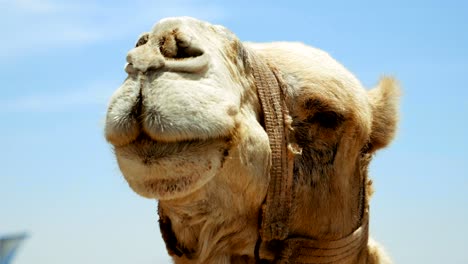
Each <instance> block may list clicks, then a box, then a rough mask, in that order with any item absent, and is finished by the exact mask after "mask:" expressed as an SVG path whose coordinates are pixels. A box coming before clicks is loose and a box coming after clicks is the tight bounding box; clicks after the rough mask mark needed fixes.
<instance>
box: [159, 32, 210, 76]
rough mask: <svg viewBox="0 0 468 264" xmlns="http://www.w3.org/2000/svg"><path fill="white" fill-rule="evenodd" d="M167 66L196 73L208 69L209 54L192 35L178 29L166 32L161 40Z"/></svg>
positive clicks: (175, 70) (171, 69)
mask: <svg viewBox="0 0 468 264" xmlns="http://www.w3.org/2000/svg"><path fill="white" fill-rule="evenodd" d="M159 50H160V52H161V54H162V55H163V56H164V59H165V68H166V69H167V70H169V71H174V72H186V73H195V72H201V71H204V70H206V68H207V66H208V56H207V54H206V53H205V52H204V50H203V49H202V48H201V47H200V46H199V45H198V43H197V42H196V41H194V39H193V38H192V36H190V35H187V34H185V33H183V32H182V31H179V30H178V29H175V30H172V31H171V32H166V33H165V34H164V35H163V36H162V37H161V39H160V41H159Z"/></svg>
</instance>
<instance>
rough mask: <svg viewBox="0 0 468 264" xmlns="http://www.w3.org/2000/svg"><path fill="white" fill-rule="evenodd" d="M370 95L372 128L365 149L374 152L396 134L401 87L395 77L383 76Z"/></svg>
mask: <svg viewBox="0 0 468 264" xmlns="http://www.w3.org/2000/svg"><path fill="white" fill-rule="evenodd" d="M368 95H369V101H370V104H371V107H372V130H371V134H370V139H369V142H368V144H367V146H366V148H365V151H366V152H368V153H372V152H374V151H376V150H378V149H381V148H383V147H386V146H387V145H388V144H389V143H390V142H391V141H392V139H393V137H394V136H395V132H396V129H397V123H398V105H399V104H398V103H399V98H400V87H399V85H398V82H397V81H396V80H395V79H393V78H390V77H383V78H382V79H381V80H380V82H379V85H378V86H377V87H376V88H374V89H372V90H370V91H369V92H368Z"/></svg>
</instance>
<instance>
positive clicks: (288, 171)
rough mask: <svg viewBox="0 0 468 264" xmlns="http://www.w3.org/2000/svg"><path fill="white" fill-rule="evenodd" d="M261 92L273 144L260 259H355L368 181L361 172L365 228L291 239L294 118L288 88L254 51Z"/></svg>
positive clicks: (307, 263) (363, 233)
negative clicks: (274, 247)
mask: <svg viewBox="0 0 468 264" xmlns="http://www.w3.org/2000/svg"><path fill="white" fill-rule="evenodd" d="M249 58H250V61H251V66H252V69H253V76H254V78H255V84H256V87H257V93H258V96H259V98H260V103H261V106H262V110H263V115H264V123H265V130H266V132H267V134H268V138H269V140H270V148H271V169H270V183H269V187H268V191H267V195H266V198H265V201H264V204H263V205H262V212H261V226H260V240H259V243H257V247H256V252H255V254H256V257H257V259H270V260H271V257H272V253H273V255H275V257H274V259H275V262H274V263H285V264H286V263H298V264H300V263H303V264H314V263H322V264H323V263H336V262H337V261H345V260H347V259H350V258H352V257H355V256H356V253H358V252H359V251H360V250H361V249H362V248H363V247H364V246H366V245H367V240H368V232H369V225H368V223H369V220H368V204H367V196H366V186H367V184H366V183H367V177H366V173H364V174H363V179H362V183H361V189H360V199H361V201H360V209H361V217H362V218H361V225H360V227H359V228H357V229H356V230H355V231H354V232H352V233H351V234H349V235H348V236H346V237H344V238H341V239H338V240H329V241H327V240H318V239H313V238H303V237H301V238H294V237H290V238H288V237H289V224H290V214H291V207H292V203H293V199H294V193H293V167H294V156H295V155H296V154H297V153H298V151H297V150H296V149H295V148H294V147H292V145H290V142H291V141H290V130H291V126H290V120H289V113H288V109H287V106H286V103H285V99H286V98H285V97H286V86H285V83H284V82H283V80H282V78H281V76H280V74H279V72H278V70H276V69H275V68H273V67H271V66H270V65H268V64H267V62H266V61H265V60H264V59H263V58H262V57H261V56H260V55H257V54H255V53H254V52H249ZM272 241H274V242H275V243H276V242H279V243H280V245H281V246H280V252H268V251H269V249H268V245H267V244H268V243H269V242H272Z"/></svg>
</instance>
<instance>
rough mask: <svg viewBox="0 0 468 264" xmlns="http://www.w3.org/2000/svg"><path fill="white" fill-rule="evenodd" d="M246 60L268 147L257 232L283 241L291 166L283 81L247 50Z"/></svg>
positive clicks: (290, 195)
mask: <svg viewBox="0 0 468 264" xmlns="http://www.w3.org/2000/svg"><path fill="white" fill-rule="evenodd" d="M250 59H251V63H252V67H253V75H254V78H255V82H256V85H257V93H258V96H259V98H260V104H261V106H262V110H263V115H264V123H265V124H264V125H265V130H266V132H267V134H268V138H269V140H270V149H271V168H270V184H269V187H268V193H267V196H266V199H265V202H264V204H263V206H262V223H261V230H260V235H261V237H262V240H263V241H271V240H283V239H285V238H286V237H287V236H288V234H289V218H290V213H291V206H292V200H293V189H292V187H293V166H294V154H293V152H292V151H291V149H289V148H288V143H289V142H290V140H289V129H290V128H289V127H290V126H289V124H288V123H289V122H287V118H288V117H289V113H288V110H287V107H286V104H285V100H284V99H285V98H284V91H282V89H281V88H284V87H282V85H283V84H284V82H282V81H279V80H280V78H281V77H280V76H279V74H278V72H276V71H273V70H272V68H271V67H269V66H268V65H267V64H266V63H265V62H264V60H263V59H262V58H260V57H259V55H256V54H254V53H252V52H251V53H250Z"/></svg>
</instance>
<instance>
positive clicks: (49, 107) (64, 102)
mask: <svg viewBox="0 0 468 264" xmlns="http://www.w3.org/2000/svg"><path fill="white" fill-rule="evenodd" d="M118 87H119V84H118V83H113V82H96V83H93V84H91V85H88V86H87V87H86V88H81V89H70V90H68V91H62V92H60V93H48V94H44V93H43V94H32V95H23V96H21V97H15V98H9V99H0V108H1V109H2V111H3V112H6V113H11V112H31V111H35V112H60V111H69V110H75V109H80V108H82V107H89V106H102V107H105V105H106V104H107V102H108V100H109V98H110V96H111V95H112V93H113V92H114V91H115V90H116V89H117V88H118Z"/></svg>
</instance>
